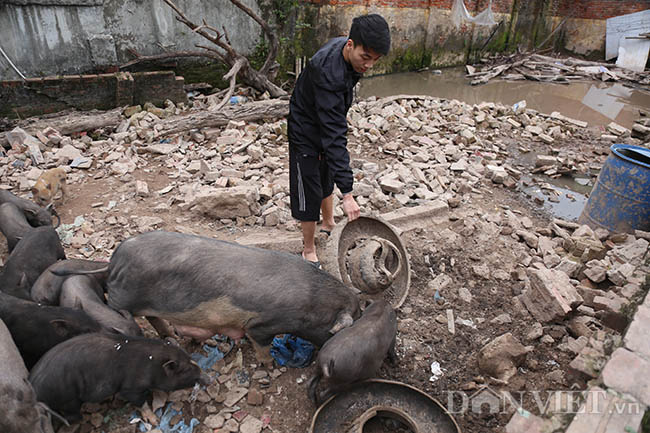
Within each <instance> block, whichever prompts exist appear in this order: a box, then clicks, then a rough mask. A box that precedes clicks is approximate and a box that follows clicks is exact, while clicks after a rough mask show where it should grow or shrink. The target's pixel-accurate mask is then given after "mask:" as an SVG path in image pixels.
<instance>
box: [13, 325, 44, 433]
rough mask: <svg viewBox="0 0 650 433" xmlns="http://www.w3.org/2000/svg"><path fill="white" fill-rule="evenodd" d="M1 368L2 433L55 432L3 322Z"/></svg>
mask: <svg viewBox="0 0 650 433" xmlns="http://www.w3.org/2000/svg"><path fill="white" fill-rule="evenodd" d="M0 366H2V368H0V432H2V433H25V432H29V433H52V432H53V430H52V423H51V422H50V419H49V417H48V414H47V411H46V409H45V407H44V406H43V405H42V404H39V403H37V401H36V395H35V393H34V389H33V388H32V385H31V384H30V383H29V381H28V380H27V377H28V375H29V373H28V371H27V369H26V368H25V363H24V362H23V359H22V358H21V357H20V353H18V349H17V348H16V345H15V344H14V340H13V339H12V338H11V334H10V333H9V330H8V329H7V327H6V326H5V324H4V323H3V322H2V320H0Z"/></svg>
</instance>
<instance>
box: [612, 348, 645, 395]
mask: <svg viewBox="0 0 650 433" xmlns="http://www.w3.org/2000/svg"><path fill="white" fill-rule="evenodd" d="M649 371H650V361H648V360H646V359H643V358H642V357H640V356H639V355H637V354H635V353H633V352H630V351H629V350H627V349H624V348H622V347H621V348H618V349H616V350H615V351H614V353H613V354H612V357H611V358H610V360H609V361H608V362H607V364H606V365H605V369H604V370H603V383H604V384H605V385H606V386H608V387H610V388H613V389H615V390H616V391H618V392H622V393H626V394H630V395H631V396H633V397H635V398H637V399H638V400H639V401H641V403H643V404H644V405H646V406H648V405H650V375H649V374H648V372H649Z"/></svg>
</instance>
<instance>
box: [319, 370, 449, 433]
mask: <svg viewBox="0 0 650 433" xmlns="http://www.w3.org/2000/svg"><path fill="white" fill-rule="evenodd" d="M378 416H379V417H387V418H392V419H395V420H397V421H399V422H401V423H402V424H403V425H404V426H406V427H408V428H409V429H410V431H412V432H413V433H462V432H461V429H460V427H459V426H458V424H457V423H456V420H455V419H454V418H453V417H452V416H451V414H450V413H449V412H447V409H445V408H444V406H442V405H441V404H440V403H439V402H438V401H437V400H435V399H434V398H432V397H431V396H429V395H428V394H426V393H424V392H422V391H420V390H419V389H417V388H415V387H412V386H410V385H407V384H405V383H401V382H395V381H391V380H384V379H371V380H367V381H365V382H361V383H359V384H357V385H355V386H354V387H353V388H351V389H350V390H348V391H346V392H342V393H339V394H337V395H335V396H333V397H331V398H330V399H328V400H327V401H326V402H325V403H323V405H322V406H321V407H319V408H318V410H317V411H316V413H315V414H314V417H313V419H312V422H311V427H310V429H309V433H363V431H364V426H365V425H366V423H368V422H369V421H370V420H372V419H373V418H375V417H378Z"/></svg>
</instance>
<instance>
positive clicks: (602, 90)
mask: <svg viewBox="0 0 650 433" xmlns="http://www.w3.org/2000/svg"><path fill="white" fill-rule="evenodd" d="M439 72H440V73H433V72H431V71H425V72H408V73H402V74H392V75H382V76H376V77H370V78H364V79H363V80H361V88H360V91H359V96H360V97H361V98H366V97H369V96H376V97H378V98H381V97H385V96H392V95H400V94H405V95H430V96H436V97H439V98H445V99H457V100H459V101H463V102H466V103H468V104H479V103H481V102H484V101H486V102H495V103H502V104H504V105H512V104H515V103H516V102H519V101H521V100H525V101H526V106H527V107H528V108H532V109H534V110H537V111H539V112H542V113H547V114H550V113H552V112H553V111H559V112H560V113H562V114H563V115H565V116H568V117H571V118H574V119H578V120H582V121H585V122H587V123H588V124H589V127H600V128H602V129H603V131H604V127H605V126H606V125H607V124H609V123H610V122H612V121H614V122H616V123H618V124H619V125H621V126H624V127H626V128H632V125H633V124H634V121H635V120H636V119H638V118H639V110H645V111H650V92H649V91H646V90H641V89H638V88H631V87H626V86H624V85H622V84H620V83H603V82H596V81H588V82H575V83H571V84H554V83H540V82H535V81H501V80H498V79H493V80H491V81H490V82H488V83H487V84H483V85H479V86H472V85H470V84H469V80H468V79H467V78H466V77H465V70H464V68H462V67H458V68H448V69H443V70H441V71H439ZM534 156H535V155H532V154H531V155H530V156H529V157H530V158H533V160H534ZM528 179H530V178H528ZM535 180H536V182H533V183H532V184H531V183H528V182H527V185H526V184H524V183H523V182H522V183H521V184H520V185H519V187H520V190H521V191H522V192H523V193H524V194H526V195H527V196H529V197H530V198H532V199H534V198H537V200H538V202H540V206H542V207H543V208H545V209H546V211H548V212H549V213H551V214H553V215H554V216H556V217H559V218H563V219H566V220H570V221H571V220H576V219H577V218H578V217H579V216H580V213H581V212H582V209H583V208H584V205H585V203H586V201H587V195H588V194H589V192H590V191H591V188H592V187H593V184H594V183H595V178H592V179H590V178H573V177H571V176H562V177H560V178H550V177H548V176H544V175H535ZM544 183H546V184H550V185H549V186H552V188H553V189H554V190H555V191H556V193H555V194H552V196H555V197H554V198H553V200H552V201H551V200H549V196H548V195H546V194H544V191H543V188H541V187H540V184H542V185H543V184H544ZM558 194H559V195H558Z"/></svg>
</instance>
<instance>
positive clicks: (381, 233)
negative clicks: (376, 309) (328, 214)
mask: <svg viewBox="0 0 650 433" xmlns="http://www.w3.org/2000/svg"><path fill="white" fill-rule="evenodd" d="M387 252H388V253H387ZM318 255H319V257H320V259H321V263H322V266H323V269H324V270H325V271H327V272H329V273H330V274H332V275H334V276H335V277H336V278H338V279H340V280H341V281H343V283H344V284H345V285H347V286H348V287H352V288H355V289H356V290H358V291H359V292H360V293H359V297H360V298H361V299H366V300H369V301H373V300H377V299H380V298H383V299H385V300H386V301H387V302H389V303H390V304H391V305H392V306H393V308H399V307H400V306H401V305H402V303H404V300H405V299H406V296H407V295H408V291H409V287H410V284H411V267H410V261H409V256H408V253H407V251H406V248H405V247H404V244H403V242H402V239H401V238H400V236H399V234H398V233H397V231H396V230H395V229H394V228H393V227H392V226H391V225H390V224H389V223H388V222H386V221H384V220H383V219H382V218H379V217H371V216H362V217H360V218H358V219H356V220H354V221H351V222H350V221H347V220H345V222H342V223H339V224H337V225H336V227H334V230H332V233H331V235H330V236H329V238H328V239H327V242H326V244H325V245H324V247H323V250H322V251H319V253H318ZM370 262H372V263H373V264H374V265H377V266H376V269H374V268H373V269H369V268H368V265H369V264H370ZM366 283H367V284H366ZM373 284H374V285H375V286H374V287H368V285H370V286H372V285H373Z"/></svg>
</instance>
